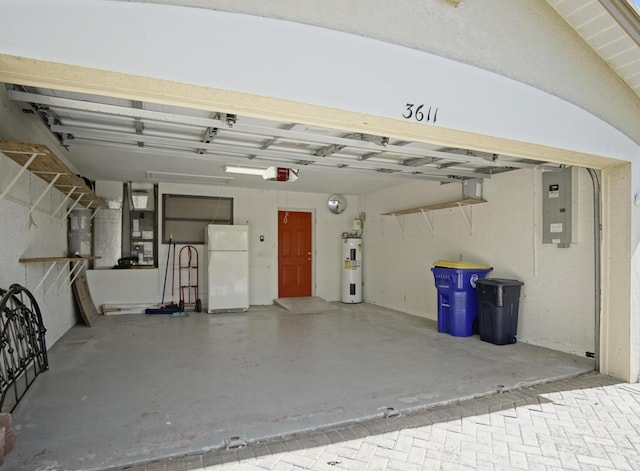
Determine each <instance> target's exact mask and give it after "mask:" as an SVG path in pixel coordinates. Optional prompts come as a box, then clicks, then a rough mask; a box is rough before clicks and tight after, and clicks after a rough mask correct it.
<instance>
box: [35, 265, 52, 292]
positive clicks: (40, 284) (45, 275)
mask: <svg viewBox="0 0 640 471" xmlns="http://www.w3.org/2000/svg"><path fill="white" fill-rule="evenodd" d="M56 263H58V262H52V263H51V266H50V267H49V269H48V270H47V271H46V273H45V274H44V276H43V277H42V279H41V280H40V283H38V286H36V288H35V289H34V290H33V292H34V293H35V292H36V291H38V288H40V287H41V286H42V283H44V280H46V279H47V277H48V276H49V273H51V270H53V267H55V266H56Z"/></svg>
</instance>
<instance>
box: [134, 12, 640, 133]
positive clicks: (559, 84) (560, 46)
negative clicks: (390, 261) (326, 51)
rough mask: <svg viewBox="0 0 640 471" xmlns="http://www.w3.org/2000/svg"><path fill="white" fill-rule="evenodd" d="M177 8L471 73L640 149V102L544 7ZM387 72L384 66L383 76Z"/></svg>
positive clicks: (562, 22)
mask: <svg viewBox="0 0 640 471" xmlns="http://www.w3.org/2000/svg"><path fill="white" fill-rule="evenodd" d="M124 1H126V2H144V3H158V4H172V3H175V1H174V0H124ZM180 3H181V4H183V5H190V6H193V7H198V8H210V9H216V10H220V11H228V12H236V13H244V14H248V15H256V16H263V17H267V18H276V19H282V20H288V21H294V22H298V23H304V24H309V25H315V26H321V27H324V28H329V29H333V30H336V31H343V32H347V33H353V34H357V35H360V36H364V37H368V38H375V39H379V40H382V41H385V42H388V43H392V44H399V45H402V46H406V47H409V48H412V49H417V50H421V51H426V52H430V53H433V54H436V55H438V56H441V57H447V58H450V59H454V60H456V61H460V62H462V63H465V64H470V65H474V66H477V67H480V68H482V69H486V70H489V71H492V72H496V73H498V74H500V75H503V76H505V77H510V78H513V79H516V80H518V81H519V82H522V83H527V84H530V85H533V86H534V87H536V88H538V89H540V90H543V91H546V92H548V93H550V94H552V95H555V96H559V97H562V98H563V99H565V100H568V101H569V102H571V103H574V104H576V105H578V106H579V107H581V108H584V109H586V110H588V111H589V112H591V113H593V114H594V115H596V116H598V117H600V118H602V119H604V120H606V121H607V122H609V123H611V124H612V125H614V126H615V127H616V128H618V129H620V130H621V131H623V132H624V133H625V134H627V135H629V136H631V137H632V138H633V139H634V140H635V141H636V142H638V143H640V128H638V126H636V125H635V124H634V122H636V121H637V119H638V115H639V114H640V98H638V96H637V95H636V94H635V93H633V91H632V90H631V89H629V87H628V86H627V85H626V84H625V83H624V82H623V81H622V80H621V79H620V78H619V77H618V76H617V75H616V74H615V73H613V72H612V71H611V69H610V68H609V66H608V65H607V64H606V63H605V62H604V61H603V60H602V59H601V58H600V57H599V56H598V55H597V54H596V53H595V52H594V51H593V50H592V49H591V48H590V47H589V46H588V45H587V44H586V43H585V42H584V41H583V40H582V38H580V36H579V35H578V34H577V33H576V32H575V31H574V30H573V29H572V28H571V27H570V26H569V25H568V24H567V23H566V22H565V21H564V20H563V19H562V18H561V17H560V16H559V15H558V14H557V13H556V11H555V10H553V8H551V7H550V6H549V4H548V3H547V2H546V1H544V0H519V1H515V2H514V1H513V0H483V1H482V2H478V1H473V0H462V1H461V2H460V3H459V4H458V5H457V6H454V5H453V4H450V3H448V2H447V1H445V0H409V1H404V2H390V1H388V0H352V1H349V2H344V1H342V0H324V1H322V2H317V1H315V0H279V1H277V2H265V1H262V0H244V1H242V2H238V1H235V0H180ZM328 67H329V68H331V66H328ZM386 67H388V65H387V64H385V63H384V62H380V64H379V69H384V68H386ZM336 72H337V73H339V71H336ZM398 73H402V71H398ZM594 90H597V91H598V92H597V93H594Z"/></svg>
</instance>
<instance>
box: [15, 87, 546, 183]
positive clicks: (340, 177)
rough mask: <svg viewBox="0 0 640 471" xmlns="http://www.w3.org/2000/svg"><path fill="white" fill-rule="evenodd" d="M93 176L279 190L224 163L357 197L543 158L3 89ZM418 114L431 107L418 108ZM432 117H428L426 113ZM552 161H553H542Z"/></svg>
mask: <svg viewBox="0 0 640 471" xmlns="http://www.w3.org/2000/svg"><path fill="white" fill-rule="evenodd" d="M7 89H8V90H7V93H8V96H9V98H10V99H12V100H14V101H17V102H20V103H21V106H22V107H23V109H28V110H33V111H34V112H36V113H37V114H39V115H40V116H41V118H42V119H43V120H44V121H45V123H46V125H47V126H48V128H49V130H50V131H51V132H52V133H54V134H55V135H56V136H57V137H58V139H59V140H60V142H61V143H62V145H63V146H65V147H67V148H68V150H69V154H68V155H67V158H68V159H69V161H70V162H71V163H72V164H73V165H74V166H75V167H76V168H77V170H78V171H79V172H81V173H82V174H84V175H86V176H88V177H89V178H91V179H95V180H114V181H136V182H158V181H174V182H185V183H204V184H213V185H229V186H242V187H251V188H264V189H284V188H285V185H283V183H282V182H274V181H265V180H263V179H262V178H261V177H259V176H247V175H235V174H234V175H231V174H228V173H225V172H224V166H225V165H229V164H232V165H239V166H245V167H254V168H262V169H265V168H267V167H271V166H274V167H287V168H294V169H298V170H299V178H298V180H297V181H295V182H287V183H286V189H287V190H288V191H306V192H319V193H322V192H326V193H343V194H360V193H364V192H368V191H375V190H378V189H381V188H386V187H389V186H392V185H396V184H398V183H402V182H407V181H410V180H413V181H416V180H417V181H439V182H443V183H448V182H459V181H461V180H464V179H469V178H483V179H488V178H491V176H492V175H495V174H497V173H501V172H505V171H509V170H515V169H518V168H531V167H534V166H537V165H543V163H540V162H535V161H531V160H525V159H520V158H515V157H509V156H504V155H497V154H487V153H479V152H472V151H470V150H466V149H453V148H441V147H437V146H433V145H429V144H424V143H419V142H407V141H400V140H398V139H394V138H393V137H390V136H373V135H364V134H360V133H350V132H345V131H337V130H332V129H326V128H320V127H316V126H309V125H303V124H297V123H291V122H275V121H267V120H263V119H256V118H250V117H245V116H236V115H226V114H224V113H217V112H216V111H215V110H212V111H210V112H206V111H201V110H195V109H187V108H179V107H175V106H167V105H160V104H155V103H141V102H136V101H131V100H125V99H120V98H109V97H101V96H93V95H87V94H79V93H71V92H63V91H59V90H49V89H41V88H33V87H22V86H15V85H9V86H7ZM424 112H425V114H427V113H432V114H433V111H430V110H424ZM431 119H435V116H431ZM549 165H552V166H557V165H554V164H549Z"/></svg>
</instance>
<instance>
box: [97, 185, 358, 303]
mask: <svg viewBox="0 0 640 471" xmlns="http://www.w3.org/2000/svg"><path fill="white" fill-rule="evenodd" d="M282 185H283V187H285V185H286V184H284V183H283V184H282ZM165 193H169V194H179V195H197V196H223V197H232V198H234V223H235V224H248V225H249V277H250V278H249V286H250V293H249V303H250V304H252V305H261V304H271V303H273V300H274V298H277V297H278V245H277V242H278V210H285V209H290V210H292V211H311V212H312V213H313V247H314V254H313V267H312V270H313V279H314V288H313V294H314V295H315V296H320V297H322V298H323V299H326V300H327V301H337V300H339V299H340V286H341V285H340V279H341V278H340V277H341V274H342V272H341V265H340V260H341V256H342V252H341V250H342V246H341V239H340V235H341V234H342V233H343V232H346V231H350V230H351V227H352V226H351V223H352V220H353V219H354V218H355V217H356V215H357V214H358V208H357V199H356V197H353V196H347V209H346V210H345V212H343V213H342V214H340V215H335V214H332V213H330V212H329V210H328V209H327V200H328V198H329V196H331V195H329V194H319V193H301V192H289V191H286V190H282V191H271V190H252V189H246V188H225V187H219V186H204V185H186V184H175V183H161V184H160V185H159V200H160V201H162V195H163V194H165ZM160 206H161V204H160ZM161 224H162V213H160V215H159V226H160V227H159V228H158V230H161ZM261 235H263V236H264V241H263V242H261V241H260V236H261ZM176 247H177V250H178V251H179V250H180V248H181V247H182V245H180V244H177V246H176ZM196 248H197V249H198V252H199V264H200V290H199V291H200V298H201V299H202V301H203V305H204V306H206V301H207V299H208V298H207V274H206V266H207V253H206V249H205V246H203V245H196ZM158 260H159V269H157V270H132V271H131V272H127V273H125V274H124V277H119V276H114V271H113V270H93V271H91V272H90V273H89V274H88V275H89V277H88V278H89V282H90V285H91V289H92V291H93V292H95V294H94V301H95V303H96V304H97V305H100V304H103V303H106V304H117V303H147V302H159V301H160V300H161V297H162V289H163V283H164V272H165V266H166V262H167V245H166V244H160V245H159V247H158ZM170 260H171V257H170ZM171 266H172V263H171V262H170V266H169V275H168V281H167V285H166V294H165V301H170V300H172V299H171V295H170V293H171V286H172V285H171V282H172V276H171ZM137 272H139V273H137ZM115 273H122V270H117V271H115ZM173 282H174V285H173V286H174V292H175V293H176V294H175V296H174V299H173V300H175V301H177V300H178V296H179V295H178V286H179V279H178V275H177V269H176V271H175V276H174V277H173Z"/></svg>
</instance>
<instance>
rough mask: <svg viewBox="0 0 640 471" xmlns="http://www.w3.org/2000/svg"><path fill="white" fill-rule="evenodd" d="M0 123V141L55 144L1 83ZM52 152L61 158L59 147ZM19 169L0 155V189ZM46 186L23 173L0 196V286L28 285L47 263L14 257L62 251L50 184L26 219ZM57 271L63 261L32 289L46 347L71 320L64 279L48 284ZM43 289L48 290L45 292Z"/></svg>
mask: <svg viewBox="0 0 640 471" xmlns="http://www.w3.org/2000/svg"><path fill="white" fill-rule="evenodd" d="M0 123H2V124H1V125H0V141H1V140H15V141H24V142H30V143H34V144H45V145H47V146H49V148H51V149H56V148H57V143H56V142H55V140H54V139H53V137H52V136H51V134H50V133H49V132H48V131H46V130H45V129H44V128H43V127H42V125H41V123H40V122H39V118H37V117H36V116H34V115H31V114H24V113H22V110H21V108H20V107H19V106H17V105H16V104H15V103H11V102H9V101H8V100H7V99H6V93H5V92H4V88H3V89H0ZM58 155H60V156H62V158H63V159H64V150H61V151H60V152H59V154H58ZM20 168H21V167H20V165H18V164H17V163H16V162H14V161H13V160H11V159H9V158H8V157H6V156H5V155H3V154H0V193H2V192H3V191H4V190H5V188H7V187H8V184H9V182H10V181H11V180H13V178H14V176H15V175H16V174H17V173H18V171H19V170H20ZM46 187H47V183H46V182H45V181H44V180H41V179H40V178H39V177H37V176H35V175H33V174H31V173H29V172H26V173H24V174H23V175H22V176H21V177H20V179H19V180H18V181H17V183H16V185H15V186H14V187H13V189H12V190H11V191H10V192H9V194H8V195H7V197H6V198H5V199H3V200H2V201H0V241H2V243H0V266H2V269H1V270H0V286H1V287H3V288H4V289H7V288H8V287H9V285H11V284H12V283H19V284H21V285H23V286H26V287H27V288H28V289H30V290H33V289H34V288H35V287H36V286H37V285H38V283H39V282H40V280H41V278H42V276H43V275H44V273H45V271H46V270H47V269H48V268H49V264H43V263H35V264H29V265H26V264H21V263H18V259H19V258H21V257H25V258H29V257H59V256H66V255H67V220H66V219H65V218H64V217H61V215H60V213H58V215H57V217H51V216H50V214H51V213H52V212H53V211H54V210H55V209H56V208H57V207H58V205H59V204H60V202H61V201H62V199H63V195H62V193H60V192H59V191H58V190H56V189H52V190H51V191H50V192H49V193H48V194H47V195H46V196H45V197H44V198H43V199H42V201H41V202H40V203H39V205H38V207H37V208H36V209H35V210H34V211H33V212H32V213H31V218H30V216H29V209H30V207H31V204H32V203H33V202H35V201H36V199H37V198H38V197H39V196H40V195H41V194H42V192H43V191H44V190H45V189H46ZM62 216H64V214H63V215H62ZM58 270H67V266H66V265H65V264H58V265H57V266H56V268H55V269H54V271H52V273H51V274H50V275H49V277H48V278H47V280H46V281H45V283H44V285H43V287H42V288H40V289H39V290H38V291H37V292H34V293H33V294H34V296H35V298H36V300H37V301H38V304H39V306H40V309H41V311H42V317H43V320H44V324H45V327H46V328H47V336H46V340H47V346H48V347H51V346H52V345H53V344H54V343H55V342H56V341H57V340H58V339H59V338H60V337H61V336H62V335H63V334H64V333H65V332H66V331H67V330H68V329H69V328H70V327H71V326H73V325H74V324H75V323H76V320H77V318H76V314H75V310H74V304H73V298H72V294H71V290H70V288H69V287H68V286H66V283H64V276H61V277H60V280H59V281H58V283H57V284H56V286H54V287H51V284H52V282H53V280H54V279H55V277H56V276H57V275H58ZM45 291H48V294H47V295H46V296H45V295H44V292H45Z"/></svg>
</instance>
